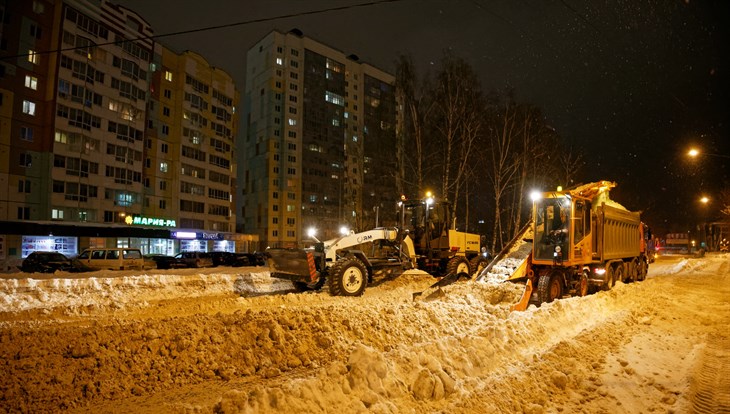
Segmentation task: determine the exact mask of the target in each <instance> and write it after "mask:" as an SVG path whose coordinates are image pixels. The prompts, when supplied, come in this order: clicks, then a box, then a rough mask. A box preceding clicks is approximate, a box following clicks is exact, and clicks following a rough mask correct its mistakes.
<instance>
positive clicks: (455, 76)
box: [433, 53, 485, 223]
mask: <svg viewBox="0 0 730 414" xmlns="http://www.w3.org/2000/svg"><path fill="white" fill-rule="evenodd" d="M434 86H435V88H434V99H433V102H434V113H433V120H434V122H435V124H434V131H435V136H436V137H437V141H438V142H439V146H440V148H441V151H440V160H441V165H440V167H441V168H440V170H441V196H442V197H444V198H446V199H449V200H451V201H452V203H453V209H452V214H453V216H452V217H451V218H450V222H452V223H453V222H454V218H455V214H456V211H457V210H458V203H459V199H460V196H461V189H462V187H463V186H464V185H465V182H466V180H467V177H468V173H469V170H470V169H471V168H472V164H473V159H474V157H473V155H472V151H473V149H474V147H475V145H476V144H475V143H476V142H477V140H478V138H479V136H480V134H482V129H483V113H484V112H483V109H484V106H485V105H484V99H483V96H482V93H481V86H480V82H479V79H478V78H477V76H476V74H475V73H474V71H473V69H472V68H471V66H470V65H469V64H468V63H467V62H466V61H464V60H463V59H460V58H456V57H454V56H452V55H450V54H448V53H446V54H445V55H444V58H443V59H442V68H441V71H440V72H439V73H438V74H437V76H436V82H435V85H434Z"/></svg>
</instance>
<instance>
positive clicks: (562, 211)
mask: <svg viewBox="0 0 730 414" xmlns="http://www.w3.org/2000/svg"><path fill="white" fill-rule="evenodd" d="M570 204H571V200H570V197H568V196H561V197H556V198H543V199H540V200H538V201H536V202H535V238H534V243H535V259H538V260H552V259H554V258H556V256H555V251H556V247H557V246H559V247H560V249H559V250H560V254H559V255H558V256H557V258H558V259H560V260H565V259H567V257H568V256H567V254H568V242H569V239H570V237H568V236H569V235H568V232H569V230H570V220H569V217H570Z"/></svg>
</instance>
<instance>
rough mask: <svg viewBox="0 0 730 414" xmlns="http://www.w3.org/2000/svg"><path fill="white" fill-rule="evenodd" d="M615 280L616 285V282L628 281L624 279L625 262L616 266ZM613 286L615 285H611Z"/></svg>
mask: <svg viewBox="0 0 730 414" xmlns="http://www.w3.org/2000/svg"><path fill="white" fill-rule="evenodd" d="M613 280H614V285H615V284H616V282H619V281H620V282H621V283H626V281H625V280H624V265H623V263H621V264H619V265H618V266H616V271H615V272H614V273H613ZM611 287H613V286H611Z"/></svg>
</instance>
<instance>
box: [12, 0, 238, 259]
mask: <svg viewBox="0 0 730 414" xmlns="http://www.w3.org/2000/svg"><path fill="white" fill-rule="evenodd" d="M13 4H14V7H12V8H11V7H7V6H6V5H3V4H0V17H1V18H2V20H0V22H2V23H1V24H2V25H1V26H0V30H1V32H0V35H1V37H0V39H1V44H0V53H1V55H0V97H1V100H0V131H2V134H0V222H2V225H1V226H0V227H1V228H2V229H0V237H2V238H3V241H2V243H0V245H2V246H3V251H2V252H0V259H3V258H7V257H10V256H12V257H25V256H27V254H28V253H29V252H30V251H32V250H38V249H44V250H48V249H50V250H60V251H62V252H63V253H66V254H75V253H77V252H78V251H79V250H80V249H81V248H83V247H97V246H115V247H127V246H129V247H140V248H142V249H143V251H144V252H150V253H167V254H171V253H174V252H175V251H177V250H180V249H186V248H187V247H190V246H191V245H190V246H188V245H187V244H186V243H187V242H188V241H189V240H200V241H201V242H202V243H200V244H199V245H198V246H197V248H196V250H211V249H214V248H224V246H222V244H221V243H218V245H216V242H217V241H223V240H227V239H230V241H234V240H235V238H236V237H235V236H233V235H232V233H233V232H234V231H235V224H234V223H235V217H234V215H233V213H232V212H233V211H234V200H233V196H232V194H233V193H234V191H235V190H234V188H235V185H236V183H235V168H236V163H235V146H234V140H233V137H234V136H235V134H236V130H237V119H236V116H235V106H236V104H237V100H238V93H237V91H236V88H235V85H234V82H233V80H232V79H231V77H230V76H229V75H228V74H226V73H225V72H223V71H221V70H220V69H217V68H213V67H211V66H210V65H209V64H208V63H207V62H206V61H205V59H203V58H202V57H201V56H199V55H197V54H195V53H192V52H185V53H182V54H177V53H175V52H172V51H170V50H168V49H166V48H165V47H163V46H161V45H159V44H156V43H155V42H154V41H153V40H152V35H153V30H152V28H151V27H150V25H149V24H148V23H147V22H146V21H145V20H144V19H143V18H142V17H141V16H139V15H137V14H136V13H135V12H133V11H131V10H129V9H126V8H124V7H121V6H118V5H115V4H113V3H111V2H108V1H106V0H97V1H90V0H63V1H61V0H32V1H26V2H19V3H18V4H16V3H15V2H14V3H13ZM192 123H197V124H201V125H202V127H201V128H197V129H195V131H196V132H195V133H193V132H190V131H191V130H192V129H193V126H192V125H191V124H192ZM186 134H187V135H186ZM192 136H195V138H194V139H193V138H191V137H192ZM188 177H191V179H188ZM23 229H36V230H34V231H35V232H41V233H48V234H29V233H30V232H29V231H28V230H23ZM161 230H162V231H161ZM179 234H184V237H181V238H178V237H177V236H178V235H179ZM234 245H235V243H232V244H231V245H230V246H228V247H225V249H228V250H231V249H233V247H231V246H234Z"/></svg>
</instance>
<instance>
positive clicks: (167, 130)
mask: <svg viewBox="0 0 730 414" xmlns="http://www.w3.org/2000/svg"><path fill="white" fill-rule="evenodd" d="M169 134H170V127H169V126H168V125H163V126H162V135H169Z"/></svg>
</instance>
